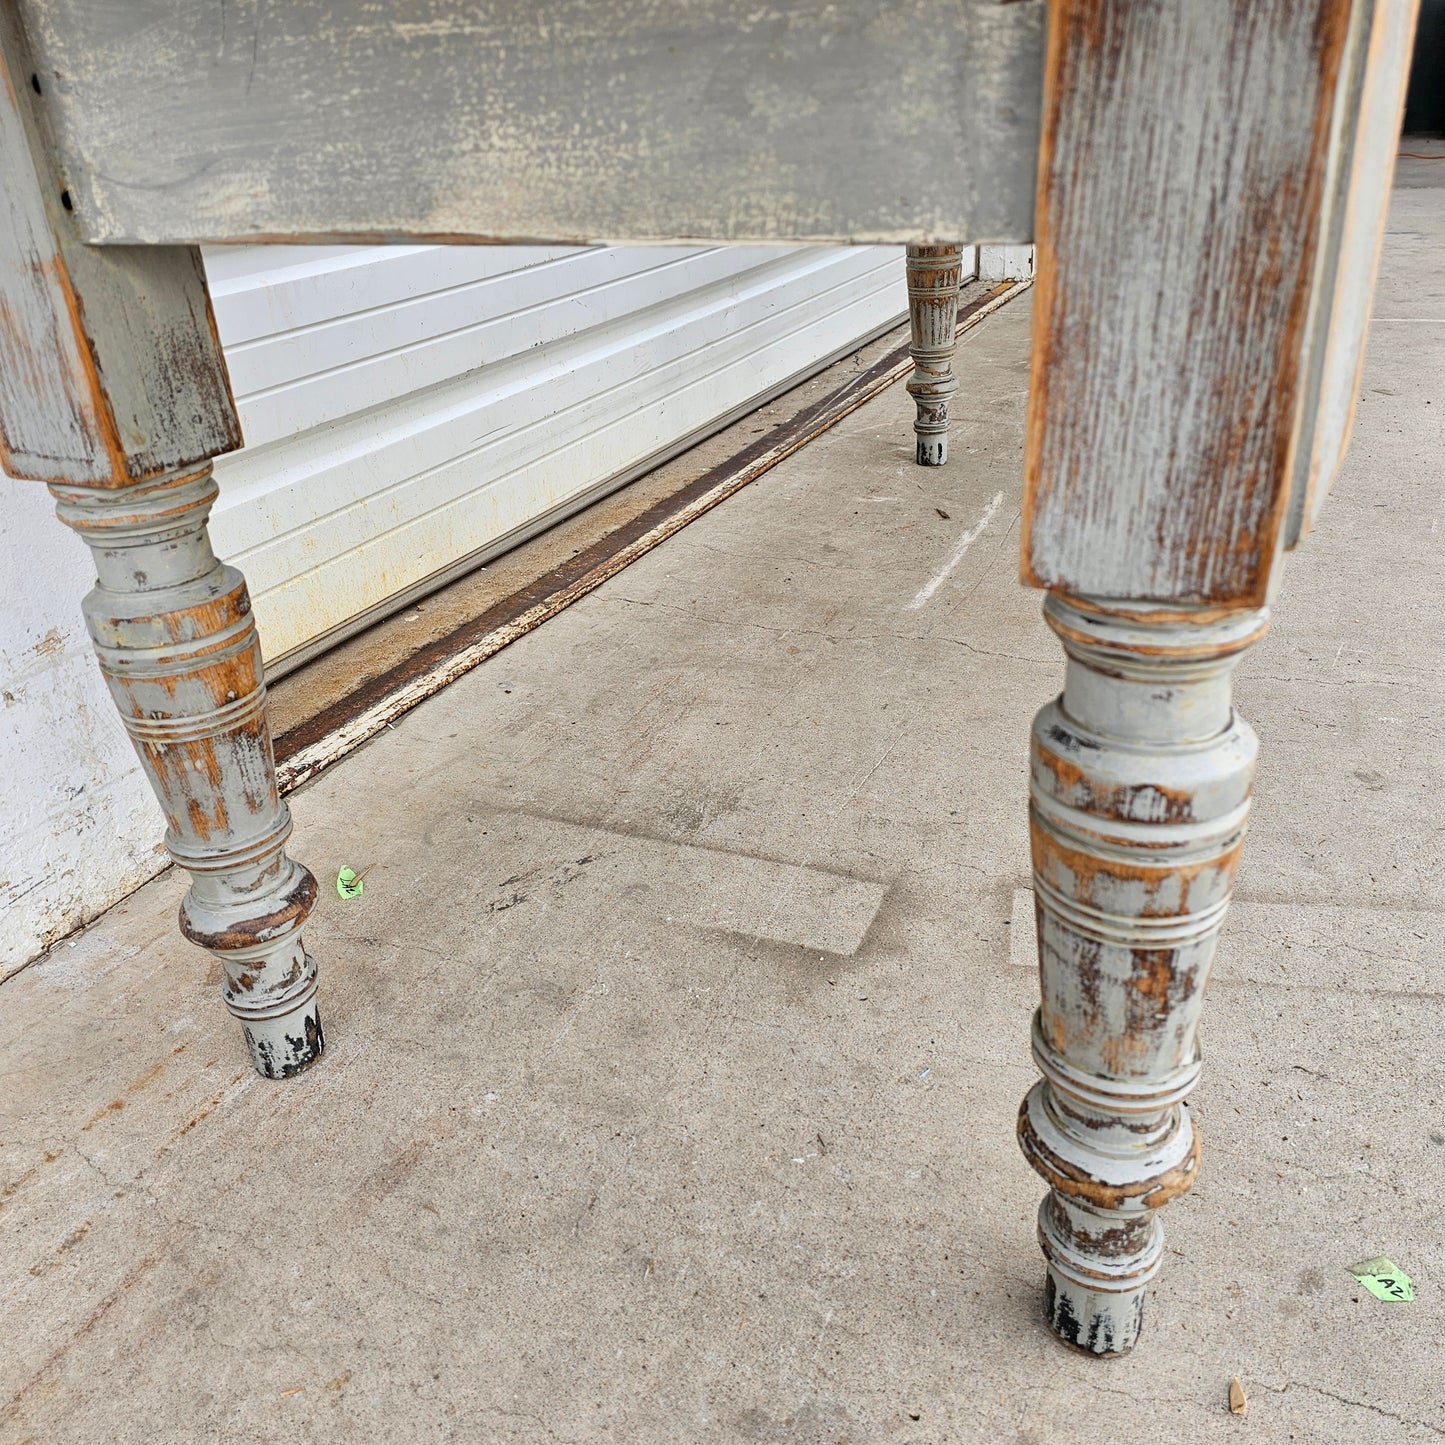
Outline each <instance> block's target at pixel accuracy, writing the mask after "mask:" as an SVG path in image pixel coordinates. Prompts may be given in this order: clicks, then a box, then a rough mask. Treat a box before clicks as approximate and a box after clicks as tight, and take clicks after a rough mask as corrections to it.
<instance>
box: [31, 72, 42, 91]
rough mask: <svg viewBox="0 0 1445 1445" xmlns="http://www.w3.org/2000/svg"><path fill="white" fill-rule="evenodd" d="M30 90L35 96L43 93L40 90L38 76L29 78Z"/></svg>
mask: <svg viewBox="0 0 1445 1445" xmlns="http://www.w3.org/2000/svg"><path fill="white" fill-rule="evenodd" d="M30 88H31V90H33V91H34V92H35V93H36V95H41V94H43V93H44V92H42V91H41V89H40V77H39V76H38V75H32V76H31V77H30Z"/></svg>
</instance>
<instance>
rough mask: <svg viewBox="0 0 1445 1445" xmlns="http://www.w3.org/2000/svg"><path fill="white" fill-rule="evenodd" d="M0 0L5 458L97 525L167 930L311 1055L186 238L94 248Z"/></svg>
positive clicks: (248, 1026) (307, 1008)
mask: <svg viewBox="0 0 1445 1445" xmlns="http://www.w3.org/2000/svg"><path fill="white" fill-rule="evenodd" d="M39 75H40V71H39V70H37V68H36V67H35V66H34V65H33V64H32V62H31V58H30V55H29V53H28V47H27V43H26V37H25V34H24V32H23V30H22V29H21V27H20V26H19V24H18V17H17V14H16V13H15V11H14V8H13V7H8V6H3V5H0V159H3V162H4V165H3V176H4V178H3V189H4V203H3V204H0V461H3V463H4V465H5V468H6V470H7V471H8V472H10V474H11V475H13V476H17V477H28V478H32V479H34V480H36V481H42V482H46V483H49V485H50V488H51V491H52V493H53V494H54V496H55V498H56V500H57V504H58V505H57V511H58V513H59V515H60V518H61V520H62V521H64V522H65V523H67V524H68V525H69V526H71V527H73V528H74V529H75V530H76V531H77V532H78V533H79V534H80V536H81V537H82V538H84V540H85V542H86V543H87V544H88V545H89V547H90V550H91V554H92V556H93V557H94V560H95V569H96V576H97V582H96V587H95V590H94V591H93V592H92V593H91V594H90V595H89V597H87V598H86V600H85V604H84V608H85V617H86V623H87V625H88V627H89V629H90V635H91V637H92V638H93V639H94V642H95V648H96V652H97V653H98V655H99V657H100V665H101V670H102V671H103V673H104V674H105V678H106V681H107V683H108V684H109V687H110V691H111V695H112V696H113V697H114V699H115V701H116V704H117V706H118V707H119V708H120V713H121V717H122V719H123V720H124V722H125V726H126V729H127V731H128V732H129V733H130V736H131V739H132V741H133V742H134V743H135V747H136V751H137V753H138V754H139V755H140V760H141V763H142V765H143V766H144V768H145V771H146V773H147V775H148V777H149V778H150V781H151V784H152V785H153V786H154V788H155V791H156V795H157V796H158V797H159V799H160V802H161V807H162V809H163V810H164V812H165V816H166V819H167V821H168V823H169V827H168V828H167V831H166V846H167V847H168V848H169V850H170V853H171V856H172V857H173V858H174V859H175V860H176V862H177V863H179V864H180V865H181V866H182V867H183V868H185V869H186V870H187V871H188V872H189V873H190V875H191V887H190V891H189V893H187V895H186V899H185V902H184V903H183V904H182V905H181V930H182V932H183V933H184V934H185V935H186V937H187V938H189V939H190V940H191V941H192V942H194V943H198V944H200V945H201V947H203V948H207V949H209V950H211V952H212V953H214V954H215V955H216V956H217V957H218V958H219V959H220V960H221V965H222V969H223V974H224V979H225V982H224V984H223V986H222V993H223V995H224V997H225V1001H226V1005H227V1007H228V1008H229V1009H230V1010H231V1012H232V1013H233V1014H234V1015H235V1016H236V1017H237V1018H238V1019H240V1021H241V1025H242V1030H243V1032H244V1035H245V1039H246V1044H247V1047H248V1048H249V1049H250V1052H251V1057H252V1059H253V1060H254V1061H255V1064H256V1067H257V1068H258V1069H259V1070H260V1071H261V1073H263V1074H265V1075H266V1076H268V1077H270V1078H284V1077H287V1076H289V1075H292V1074H295V1073H298V1072H299V1071H300V1070H302V1069H304V1068H306V1067H307V1065H308V1064H311V1063H313V1062H314V1061H315V1060H316V1059H317V1058H319V1057H320V1055H321V1051H322V1047H323V1041H322V1035H321V1020H320V1016H319V1015H318V1013H317V1008H316V965H315V963H314V962H313V961H312V959H311V958H310V956H309V955H308V954H307V952H306V949H305V947H304V946H303V944H302V942H301V925H302V923H303V922H304V921H305V919H306V916H307V914H309V913H310V911H311V908H312V905H313V904H314V903H315V901H316V880H315V879H314V878H313V877H312V876H311V874H310V873H308V872H307V871H306V869H305V868H303V867H301V866H300V865H299V864H298V863H295V862H293V861H292V860H291V859H290V858H288V857H287V855H286V851H285V845H286V839H287V836H288V835H289V833H290V831H291V820H290V816H289V815H288V813H287V811H286V807H285V805H284V804H283V803H282V802H281V799H280V796H279V794H278V792H277V787H276V769H275V765H274V761H273V758H272V753H271V736H270V731H269V728H268V726H267V721H266V689H265V686H264V683H263V678H262V668H261V649H260V644H259V642H258V641H257V637H256V626H255V623H254V621H253V620H252V617H251V602H250V598H249V597H248V596H247V593H246V583H245V579H244V578H243V577H242V576H241V574H240V573H239V572H238V571H236V569H235V568H234V567H227V566H224V565H222V564H221V563H220V562H218V561H217V560H216V557H215V554H214V553H213V552H212V551H211V543H210V538H209V536H208V535H207V531H206V519H207V517H208V515H209V513H210V510H211V504H212V502H214V501H215V498H216V484H215V482H214V481H213V480H212V477H211V461H210V459H211V458H212V457H215V456H219V455H221V454H222V453H224V452H229V451H232V450H234V449H235V448H236V447H238V446H239V445H240V444H241V434H240V427H239V424H238V422H237V418H236V411H235V405H234V402H233V400H232V397H231V392H230V386H229V383H228V380H227V376H226V364H225V358H224V357H223V356H222V354H221V347H220V342H219V341H218V339H217V337H216V328H215V321H214V318H213V317H212V314H211V306H210V298H209V296H208V294H207V291H206V278H205V271H204V269H203V267H202V264H201V256H200V252H199V251H197V250H195V249H194V248H191V247H184V246H167V247H141V246H111V247H102V246H89V245H87V244H85V243H84V241H82V240H81V238H80V234H79V231H78V229H77V224H78V212H77V211H76V210H75V208H74V206H75V203H74V200H73V199H72V197H71V196H70V194H69V192H67V191H63V190H62V188H61V187H60V185H59V184H57V183H56V178H57V174H58V172H57V167H56V165H55V162H54V158H53V157H52V155H51V154H50V149H49V145H48V142H47V139H46V133H45V131H44V128H43V127H42V125H41V124H40V122H39V117H38V115H37V113H36V110H35V105H36V97H37V96H38V95H39V93H40V91H41V89H42V87H41V82H40V79H39Z"/></svg>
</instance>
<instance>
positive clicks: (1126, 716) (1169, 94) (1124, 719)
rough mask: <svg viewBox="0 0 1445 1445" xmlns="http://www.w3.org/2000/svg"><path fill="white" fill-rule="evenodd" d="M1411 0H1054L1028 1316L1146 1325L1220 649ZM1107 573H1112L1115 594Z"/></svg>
mask: <svg viewBox="0 0 1445 1445" xmlns="http://www.w3.org/2000/svg"><path fill="white" fill-rule="evenodd" d="M1412 14H1413V3H1412V0H1369V3H1366V0H1307V3H1300V4H1297V5H1278V6H1271V5H1249V4H1245V3H1243V0H1240V3H1234V4H1223V5H1186V4H1177V5H1140V4H1133V3H1130V0H1053V3H1051V4H1050V6H1049V9H1048V25H1049V39H1048V45H1047V48H1046V57H1047V59H1046V71H1045V85H1044V120H1043V141H1042V145H1041V149H1040V173H1039V192H1038V211H1037V216H1036V221H1035V238H1036V245H1037V256H1038V282H1037V285H1036V287H1035V293H1034V294H1035V301H1034V318H1033V320H1034V330H1033V352H1032V360H1031V376H1030V398H1029V422H1028V441H1027V452H1026V463H1025V472H1026V488H1025V498H1024V506H1023V514H1022V533H1023V536H1022V544H1023V547H1022V550H1023V577H1024V580H1025V581H1026V582H1028V583H1032V584H1034V585H1036V586H1039V587H1043V588H1045V589H1047V591H1048V593H1049V596H1048V599H1047V601H1046V603H1045V616H1046V617H1047V620H1048V622H1049V625H1050V626H1051V627H1052V628H1053V629H1054V631H1055V632H1056V633H1057V634H1058V636H1059V638H1060V640H1061V641H1062V642H1063V645H1064V651H1065V653H1066V655H1067V658H1068V664H1067V672H1066V681H1065V686H1064V691H1063V694H1062V696H1060V697H1059V698H1058V699H1057V700H1056V701H1055V702H1052V703H1050V704H1049V705H1048V706H1047V707H1045V708H1044V709H1043V711H1042V712H1041V713H1040V714H1039V715H1038V718H1037V720H1036V721H1035V723H1034V729H1033V741H1032V759H1031V783H1030V822H1031V836H1032V849H1033V870H1034V888H1035V910H1036V920H1037V934H1038V956H1039V980H1040V988H1041V1006H1040V1008H1039V1011H1038V1014H1037V1017H1036V1019H1035V1023H1034V1029H1033V1053H1034V1059H1035V1061H1036V1062H1037V1064H1038V1067H1039V1071H1040V1072H1041V1073H1042V1075H1043V1078H1042V1080H1041V1082H1040V1083H1039V1084H1037V1085H1036V1086H1035V1088H1034V1089H1033V1090H1032V1091H1031V1092H1030V1094H1029V1095H1028V1098H1027V1099H1026V1100H1025V1102H1024V1105H1023V1109H1022V1111H1021V1113H1020V1115H1019V1140H1020V1143H1021V1145H1022V1147H1023V1152H1024V1155H1025V1157H1026V1158H1027V1159H1028V1162H1029V1163H1030V1164H1031V1165H1032V1166H1033V1167H1034V1168H1035V1169H1036V1170H1037V1171H1038V1172H1039V1174H1041V1175H1042V1176H1043V1178H1044V1180H1045V1181H1046V1182H1047V1184H1048V1186H1049V1193H1048V1195H1047V1196H1046V1197H1045V1199H1044V1202H1043V1206H1042V1208H1041V1209H1040V1211H1039V1240H1040V1243H1041V1244H1042V1247H1043V1252H1044V1257H1045V1260H1046V1264H1047V1280H1046V1286H1045V1304H1046V1313H1047V1318H1048V1321H1049V1324H1050V1326H1051V1327H1052V1328H1053V1330H1054V1331H1055V1333H1056V1334H1057V1335H1058V1336H1059V1337H1060V1338H1062V1339H1063V1340H1065V1341H1066V1342H1067V1343H1069V1344H1071V1345H1075V1346H1078V1347H1080V1348H1082V1349H1084V1350H1087V1351H1090V1352H1092V1353H1095V1354H1117V1353H1120V1352H1122V1351H1124V1350H1127V1349H1129V1348H1130V1347H1131V1346H1132V1345H1133V1344H1134V1342H1135V1341H1136V1339H1137V1338H1138V1336H1139V1331H1140V1327H1141V1323H1142V1319H1143V1309H1144V1295H1145V1290H1146V1287H1147V1286H1148V1284H1149V1281H1150V1280H1151V1279H1152V1278H1153V1277H1154V1275H1155V1274H1156V1272H1157V1271H1158V1269H1159V1265H1160V1259H1161V1253H1162V1249H1163V1234H1162V1230H1161V1228H1160V1224H1159V1211H1160V1209H1161V1207H1162V1206H1163V1205H1164V1204H1166V1203H1167V1202H1168V1201H1169V1200H1170V1199H1172V1198H1175V1197H1176V1196H1178V1195H1180V1194H1182V1193H1183V1192H1184V1191H1185V1190H1187V1189H1188V1188H1189V1186H1190V1184H1191V1183H1192V1182H1193V1179H1194V1175H1195V1171H1196V1169H1197V1167H1198V1144H1197V1141H1196V1139H1195V1136H1194V1131H1193V1128H1192V1126H1191V1124H1190V1121H1189V1114H1188V1110H1187V1109H1186V1107H1185V1102H1184V1101H1185V1097H1186V1095H1187V1094H1188V1093H1189V1091H1190V1089H1191V1088H1192V1087H1193V1085H1194V1083H1195V1081H1196V1079H1197V1078H1198V1076H1199V1071H1200V1064H1199V1055H1198V1052H1197V1048H1196V1043H1195V1030H1196V1025H1197V1023H1198V1020H1199V1013H1200V1007H1201V1003H1202V999H1203V994H1204V987H1205V983H1206V981H1207V979H1208V975H1209V969H1210V964H1211V961H1212V959H1213V955H1214V947H1215V941H1216V938H1217V937H1218V934H1219V929H1220V926H1221V924H1222V922H1223V920H1224V916H1225V911H1226V909H1227V906H1228V901H1229V893H1230V888H1231V886H1232V883H1233V879H1234V874H1235V869H1236V867H1237V866H1238V862H1239V857H1240V850H1241V848H1242V846H1243V839H1244V826H1245V818H1246V815H1247V811H1248V807H1249V793H1250V781H1251V777H1252V774H1253V771H1254V756H1255V740H1254V736H1253V734H1252V733H1251V732H1250V730H1249V728H1248V727H1247V726H1246V725H1245V724H1244V723H1243V722H1242V721H1240V719H1239V718H1238V717H1237V716H1236V714H1235V713H1234V711H1233V708H1232V707H1231V704H1230V673H1231V671H1232V669H1233V668H1234V666H1235V664H1236V663H1237V662H1238V660H1239V657H1240V655H1241V653H1242V652H1243V650H1244V649H1245V648H1246V647H1248V646H1249V645H1250V644H1251V643H1253V642H1254V641H1256V640H1257V639H1258V638H1259V637H1260V636H1261V635H1262V634H1263V632H1264V630H1265V626H1266V618H1267V613H1266V608H1267V606H1268V603H1269V601H1270V599H1271V597H1272V596H1273V595H1274V592H1275V589H1276V587H1277V583H1278V573H1279V564H1280V557H1281V553H1282V551H1283V549H1284V548H1285V547H1286V546H1288V545H1291V544H1293V542H1294V541H1295V540H1296V539H1297V538H1298V537H1299V535H1300V534H1301V533H1302V531H1303V530H1304V526H1305V524H1306V523H1307V520H1308V517H1309V515H1311V514H1312V511H1313V509H1314V507H1315V506H1316V505H1317V499H1318V496H1319V495H1320V494H1321V493H1322V492H1323V489H1324V487H1325V486H1326V485H1327V484H1328V479H1329V475H1330V474H1331V473H1332V471H1333V469H1334V467H1335V465H1336V464H1337V463H1338V460H1339V455H1340V452H1341V450H1342V448H1343V427H1344V416H1345V414H1346V413H1347V407H1343V406H1336V407H1335V409H1334V411H1335V413H1338V415H1334V414H1331V413H1330V412H1328V411H1322V405H1323V404H1322V400H1321V399H1322V398H1324V397H1327V396H1331V395H1333V396H1336V397H1339V396H1346V397H1347V396H1348V395H1349V394H1350V393H1351V390H1352V386H1353V377H1354V376H1355V375H1356V374H1357V371H1358V365H1359V357H1360V350H1361V346H1362V342H1363V331H1364V318H1365V315H1366V314H1367V311H1368V298H1369V287H1370V280H1371V273H1372V270H1373V256H1374V252H1375V246H1376V244H1377V238H1378V235H1379V230H1380V227H1381V224H1382V221H1383V214H1384V205H1385V198H1386V191H1385V186H1384V185H1383V184H1382V183H1381V182H1380V180H1379V177H1380V175H1381V173H1382V172H1383V173H1384V174H1386V175H1388V168H1389V165H1390V163H1391V160H1392V158H1393V153H1394V146H1395V139H1394V136H1395V133H1396V132H1397V130H1398V117H1399V104H1400V96H1401V90H1402V86H1403V79H1404V73H1405V59H1406V56H1407V55H1408V50H1409V34H1410V24H1411V19H1412ZM1120 599H1123V600H1120Z"/></svg>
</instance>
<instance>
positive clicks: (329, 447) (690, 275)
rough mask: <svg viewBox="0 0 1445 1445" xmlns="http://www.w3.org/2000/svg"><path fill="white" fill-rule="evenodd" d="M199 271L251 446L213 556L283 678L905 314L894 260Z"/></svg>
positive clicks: (217, 251) (344, 250)
mask: <svg viewBox="0 0 1445 1445" xmlns="http://www.w3.org/2000/svg"><path fill="white" fill-rule="evenodd" d="M206 266H207V270H208V272H209V274H210V278H211V288H212V295H213V297H214V300H215V307H216V318H217V323H218V325H219V327H220V332H221V338H222V341H223V342H224V344H225V350H226V357H227V361H228V363H229V365H230V369H231V381H232V385H233V388H234V390H235V392H236V395H237V398H238V400H239V403H240V410H241V421H242V426H243V428H244V432H245V436H246V442H247V445H246V449H245V450H244V451H242V452H238V453H236V454H234V455H232V456H229V457H225V458H223V459H221V461H219V462H218V463H217V466H216V473H217V477H218V479H219V482H220V486H221V499H220V501H219V503H218V504H217V507H216V511H215V514H214V517H213V535H214V538H215V542H216V550H217V551H218V552H219V553H220V555H222V556H223V557H225V558H227V559H228V560H231V561H234V562H236V563H237V564H238V565H239V566H240V567H241V568H242V569H243V570H244V571H245V573H246V575H247V577H248V579H249V581H250V584H251V591H252V596H253V598H254V600H255V606H256V614H257V620H258V622H259V623H260V628H261V637H262V640H263V644H264V646H265V649H266V654H267V658H268V661H270V662H272V663H274V662H275V661H276V660H277V659H282V660H283V666H282V669H281V670H284V666H285V665H286V664H292V665H294V663H295V662H296V661H299V660H301V659H302V658H304V657H305V656H308V655H310V654H312V653H314V652H315V651H318V650H320V648H322V647H324V646H325V645H326V643H327V642H329V641H332V640H335V639H336V638H338V637H340V636H343V635H346V634H347V633H348V632H351V631H355V630H356V629H357V628H358V627H359V626H361V625H364V624H365V623H366V622H367V621H370V620H372V619H374V618H375V617H377V616H379V615H382V614H384V613H385V612H387V611H390V610H394V609H395V608H397V607H399V606H401V605H402V604H403V603H404V602H405V601H407V600H408V599H409V598H411V597H414V596H416V595H417V594H418V593H419V592H421V591H424V590H427V589H428V588H429V587H432V586H436V585H438V583H439V582H441V581H443V580H445V579H446V578H448V577H449V576H453V575H456V574H458V573H459V572H461V571H464V570H466V568H467V567H468V566H474V565H476V564H477V563H478V562H480V561H484V560H485V559H486V558H487V557H488V556H491V555H495V554H496V553H497V552H499V551H501V550H503V549H505V547H507V546H509V545H514V544H515V543H516V542H517V541H520V540H521V539H522V538H524V537H525V536H527V535H530V534H531V533H533V532H535V531H538V530H540V529H541V527H543V526H545V525H547V523H548V522H551V521H555V520H557V519H558V518H559V517H561V516H563V515H566V514H567V513H568V512H569V511H574V510H576V509H577V508H578V507H580V506H582V505H585V503H586V502H587V501H589V500H591V499H592V498H594V497H596V496H598V495H600V494H601V493H602V492H603V491H605V490H607V489H609V488H610V487H613V486H617V485H620V484H621V483H622V482H624V481H626V480H628V479H629V478H630V477H632V476H635V475H637V474H638V473H639V472H641V471H643V470H645V469H646V468H647V467H648V466H649V465H655V464H656V463H657V462H658V461H660V460H662V459H663V458H664V457H666V456H668V455H670V454H672V453H674V452H676V451H678V450H680V449H681V448H682V447H683V446H685V445H687V444H688V443H689V442H690V441H692V440H696V439H697V438H698V437H700V436H702V435H705V434H706V433H707V432H709V431H712V430H714V429H716V427H717V426H719V425H720V424H722V423H723V422H724V421H726V420H727V419H728V418H729V417H731V416H733V415H736V414H737V413H739V412H740V411H743V410H745V409H747V407H748V406H749V405H750V404H754V403H756V401H758V400H759V399H760V398H762V397H763V396H766V395H768V394H769V393H772V392H776V391H778V390H780V389H782V388H783V387H784V386H786V385H787V384H788V383H790V382H791V381H793V380H796V379H799V378H800V377H802V376H804V375H806V374H808V373H809V372H811V371H814V370H816V369H817V367H818V366H819V365H820V364H822V363H823V362H824V361H826V360H828V359H831V358H832V357H834V356H836V355H838V354H840V353H842V352H844V351H846V350H847V349H849V348H850V347H851V346H853V345H856V344H857V343H858V342H859V341H861V340H862V339H864V338H865V337H868V336H871V335H874V334H876V333H877V332H878V331H880V330H882V329H884V328H885V327H887V326H890V325H892V324H895V323H896V322H897V321H898V320H900V319H901V318H902V317H903V316H904V314H905V313H906V310H907V299H906V297H905V294H904V286H903V262H902V254H901V248H897V247H856V248H832V247H830V248H819V247H804V248H798V247H788V248H784V247H765V246H751V247H736V248H696V247H594V248H585V249H576V248H566V247H537V246H531V247H488V246H468V247H443V246H384V247H376V246H372V247H349V246H324V247H317V246H307V247H302V246H282V247H274V246H273V247H234V248H227V247H221V248H211V249H208V251H207V252H206ZM906 422H907V419H906V418H901V419H900V426H906ZM273 670H274V669H273Z"/></svg>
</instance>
